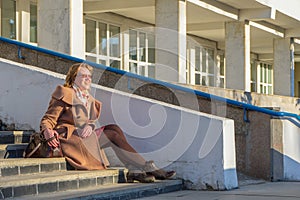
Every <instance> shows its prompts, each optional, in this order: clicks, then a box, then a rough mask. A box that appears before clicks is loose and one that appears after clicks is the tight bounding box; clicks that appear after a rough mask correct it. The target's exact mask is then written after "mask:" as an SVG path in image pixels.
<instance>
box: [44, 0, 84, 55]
mask: <svg viewBox="0 0 300 200" xmlns="http://www.w3.org/2000/svg"><path fill="white" fill-rule="evenodd" d="M38 45H39V46H40V47H44V48H47V49H51V50H54V51H58V52H62V53H66V54H70V55H72V56H75V57H79V58H84V52H85V46H84V25H83V1H82V0H39V2H38Z"/></svg>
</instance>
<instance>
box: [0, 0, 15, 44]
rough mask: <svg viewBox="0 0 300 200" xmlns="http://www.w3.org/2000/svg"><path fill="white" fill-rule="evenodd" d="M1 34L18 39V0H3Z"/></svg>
mask: <svg viewBox="0 0 300 200" xmlns="http://www.w3.org/2000/svg"><path fill="white" fill-rule="evenodd" d="M1 35H2V36H3V37H6V38H10V39H16V1H14V0H2V1H1Z"/></svg>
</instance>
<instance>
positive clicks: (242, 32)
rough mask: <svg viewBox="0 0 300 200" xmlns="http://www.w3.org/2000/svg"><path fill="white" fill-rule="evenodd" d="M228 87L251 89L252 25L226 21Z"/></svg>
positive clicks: (248, 90)
mask: <svg viewBox="0 0 300 200" xmlns="http://www.w3.org/2000/svg"><path fill="white" fill-rule="evenodd" d="M225 57H226V77H225V78H226V81H225V82H226V88H229V89H239V90H244V91H247V92H250V90H251V84H250V80H251V76H250V75H251V64H250V25H249V24H248V23H245V22H226V23H225Z"/></svg>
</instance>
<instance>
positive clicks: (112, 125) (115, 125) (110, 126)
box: [104, 124, 123, 134]
mask: <svg viewBox="0 0 300 200" xmlns="http://www.w3.org/2000/svg"><path fill="white" fill-rule="evenodd" d="M104 130H113V131H116V132H118V133H119V134H123V131H122V129H121V128H120V127H119V126H118V125H117V124H109V125H106V126H105V128H104Z"/></svg>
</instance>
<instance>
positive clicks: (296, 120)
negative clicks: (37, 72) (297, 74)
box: [0, 37, 300, 127]
mask: <svg viewBox="0 0 300 200" xmlns="http://www.w3.org/2000/svg"><path fill="white" fill-rule="evenodd" d="M0 41H3V42H7V43H10V44H14V45H17V46H18V47H19V48H18V52H17V53H18V57H19V58H21V59H24V57H23V56H22V51H21V47H23V48H27V49H31V50H35V51H38V52H42V53H45V54H49V55H52V56H57V57H60V58H63V59H67V60H70V61H74V62H85V63H87V64H89V65H91V66H93V67H96V68H100V69H102V70H107V71H111V72H114V73H117V74H121V75H125V76H128V77H130V78H136V79H140V80H142V81H145V82H149V83H154V84H158V85H162V86H165V87H167V88H172V89H175V90H179V91H184V92H187V93H192V94H196V95H198V96H201V97H204V98H208V99H211V100H216V101H220V102H224V103H227V104H230V105H233V106H237V107H240V108H243V109H244V121H248V119H247V117H246V112H247V111H248V110H252V111H257V112H261V113H265V114H268V115H271V116H274V117H279V118H284V119H288V120H290V121H291V122H293V123H294V124H296V125H297V126H298V127H300V116H299V115H297V114H294V113H289V112H282V111H275V110H270V109H267V108H262V107H258V106H254V105H251V104H247V103H243V102H239V101H235V100H232V99H227V98H224V97H220V96H216V95H212V94H209V93H205V92H201V91H198V90H193V89H190V88H186V87H183V86H179V85H175V84H172V83H168V82H164V81H160V80H157V79H153V78H149V77H144V76H141V75H137V74H133V73H130V72H127V71H123V70H119V69H116V68H112V67H108V66H104V65H102V64H97V63H94V62H90V61H86V60H84V59H80V58H76V57H73V56H70V55H67V54H62V53H58V52H55V51H52V50H48V49H44V48H41V47H37V46H33V45H29V44H26V43H22V42H19V41H15V40H11V39H8V38H4V37H0ZM128 84H130V81H129V82H128Z"/></svg>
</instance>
